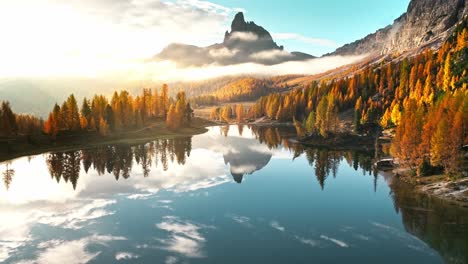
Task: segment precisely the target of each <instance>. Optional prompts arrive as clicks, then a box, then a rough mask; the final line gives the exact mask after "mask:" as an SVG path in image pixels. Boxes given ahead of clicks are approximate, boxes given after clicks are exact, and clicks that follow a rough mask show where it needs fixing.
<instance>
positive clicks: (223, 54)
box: [210, 47, 239, 59]
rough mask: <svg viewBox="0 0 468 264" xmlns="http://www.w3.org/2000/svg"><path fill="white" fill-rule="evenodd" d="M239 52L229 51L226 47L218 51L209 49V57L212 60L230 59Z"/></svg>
mask: <svg viewBox="0 0 468 264" xmlns="http://www.w3.org/2000/svg"><path fill="white" fill-rule="evenodd" d="M238 52H239V50H236V49H234V50H230V49H228V48H226V47H224V48H220V49H211V50H210V56H211V57H213V58H216V59H218V58H232V57H234V56H235V55H236V54H237V53H238Z"/></svg>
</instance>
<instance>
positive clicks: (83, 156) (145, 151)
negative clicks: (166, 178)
mask: <svg viewBox="0 0 468 264" xmlns="http://www.w3.org/2000/svg"><path fill="white" fill-rule="evenodd" d="M191 148H192V145H191V138H177V139H162V140H155V141H152V142H150V143H147V144H141V145H136V146H131V145H108V146H101V147H97V148H92V149H84V150H81V151H67V152H55V153H51V154H48V155H47V158H46V162H47V165H48V168H49V173H50V176H51V177H52V178H54V179H56V180H57V182H60V180H64V181H65V182H69V181H70V183H71V184H72V185H73V188H74V189H75V188H76V185H77V182H78V178H79V176H80V164H81V163H82V164H83V168H84V171H85V172H86V173H88V171H89V169H90V168H91V167H92V168H93V169H94V170H95V171H96V172H97V173H98V174H99V175H104V174H106V173H109V174H113V175H114V177H115V179H116V180H119V179H120V177H122V178H124V179H128V178H129V177H130V176H131V174H130V173H131V170H132V167H133V165H134V162H136V164H137V165H139V166H141V169H142V171H143V175H144V176H145V177H148V175H149V173H150V171H151V168H152V167H153V166H154V167H157V166H158V165H159V164H161V165H162V168H163V170H164V171H166V170H168V162H169V160H170V161H171V162H175V161H176V162H177V163H178V164H185V162H186V158H187V157H188V156H190V151H191Z"/></svg>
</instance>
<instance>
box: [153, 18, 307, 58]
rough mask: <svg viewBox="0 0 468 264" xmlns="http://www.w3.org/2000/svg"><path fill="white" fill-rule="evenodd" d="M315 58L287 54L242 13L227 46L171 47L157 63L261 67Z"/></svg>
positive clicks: (172, 45) (235, 20)
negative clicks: (251, 64)
mask: <svg viewBox="0 0 468 264" xmlns="http://www.w3.org/2000/svg"><path fill="white" fill-rule="evenodd" d="M313 58H315V57H314V56H312V55H309V54H306V53H302V52H287V51H286V50H284V47H283V46H278V45H277V44H276V42H274V40H273V38H272V37H271V35H270V33H269V32H268V31H267V30H266V29H264V28H263V27H261V26H258V25H257V24H255V23H254V22H246V21H245V19H244V14H243V13H242V12H239V13H237V14H236V16H235V17H234V20H233V21H232V24H231V32H228V31H226V33H225V36H224V41H223V43H219V44H214V45H211V46H208V47H197V46H193V45H185V44H171V45H169V46H167V47H166V48H164V49H163V50H162V51H161V53H159V54H158V55H156V56H154V58H153V59H154V60H170V61H173V62H175V63H176V64H177V65H178V66H183V67H187V66H205V65H209V64H213V63H215V64H217V65H231V64H239V63H248V62H252V63H258V64H264V65H274V64H278V63H282V62H286V61H301V60H308V59H313Z"/></svg>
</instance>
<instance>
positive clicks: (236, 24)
mask: <svg viewBox="0 0 468 264" xmlns="http://www.w3.org/2000/svg"><path fill="white" fill-rule="evenodd" d="M246 30H247V23H246V22H245V18H244V13H242V12H239V13H237V14H236V16H235V17H234V20H232V23H231V31H246Z"/></svg>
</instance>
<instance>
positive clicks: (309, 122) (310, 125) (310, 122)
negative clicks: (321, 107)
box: [305, 111, 316, 134]
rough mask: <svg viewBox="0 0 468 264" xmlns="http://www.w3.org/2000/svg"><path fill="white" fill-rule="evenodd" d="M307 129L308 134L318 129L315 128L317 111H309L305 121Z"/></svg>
mask: <svg viewBox="0 0 468 264" xmlns="http://www.w3.org/2000/svg"><path fill="white" fill-rule="evenodd" d="M305 130H306V132H307V133H308V134H314V133H315V131H316V129H315V112H314V111H312V112H310V113H309V116H308V117H307V119H306V122H305Z"/></svg>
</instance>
